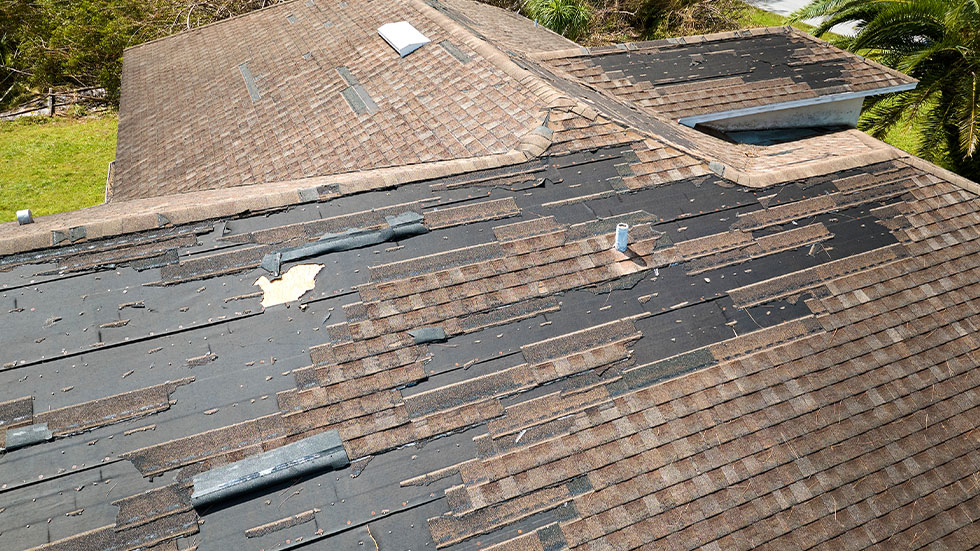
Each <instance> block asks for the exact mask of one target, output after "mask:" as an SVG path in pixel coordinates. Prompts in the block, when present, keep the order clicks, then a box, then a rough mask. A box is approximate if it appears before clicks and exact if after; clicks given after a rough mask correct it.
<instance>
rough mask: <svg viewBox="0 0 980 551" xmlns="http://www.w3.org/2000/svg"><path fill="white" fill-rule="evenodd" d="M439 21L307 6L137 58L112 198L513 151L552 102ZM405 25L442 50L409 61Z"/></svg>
mask: <svg viewBox="0 0 980 551" xmlns="http://www.w3.org/2000/svg"><path fill="white" fill-rule="evenodd" d="M426 13H427V12H423V11H420V10H419V9H417V8H416V7H415V6H414V5H413V4H412V3H406V2H383V1H380V0H376V1H375V0H372V1H368V2H362V3H358V4H357V5H353V4H352V5H347V3H346V2H341V3H340V4H337V3H336V2H333V3H324V2H321V3H317V2H314V1H296V2H288V3H285V4H280V5H277V6H274V7H272V8H269V9H265V10H260V11H258V12H253V13H251V14H248V15H245V16H242V17H238V18H235V19H231V20H228V21H224V22H221V23H217V24H214V25H209V26H207V27H202V28H200V29H195V30H193V31H189V32H185V33H181V34H178V35H175V36H171V37H168V38H165V39H161V40H158V41H155V42H151V43H148V44H144V45H141V46H136V47H134V48H130V49H128V50H126V52H125V56H124V63H123V76H122V80H123V87H122V101H121V104H120V120H119V136H118V140H117V144H118V145H117V151H116V164H115V167H114V170H113V183H112V186H111V198H112V200H125V199H135V198H142V197H154V196H162V195H170V194H174V193H182V192H188V191H196V190H207V189H215V188H221V187H230V186H240V185H247V184H256V183H262V182H274V181H281V180H288V179H294V178H302V177H309V176H317V175H325V174H336V173H341V172H350V171H356V170H363V169H368V168H378V167H383V166H399V165H408V164H413V163H420V162H426V161H436V160H445V159H459V158H467V157H478V156H484V155H489V154H494V153H505V152H507V151H509V150H511V149H512V148H513V147H514V146H515V145H516V144H517V142H518V141H519V140H520V137H521V136H523V135H524V134H526V133H527V132H528V131H530V130H531V129H532V128H534V127H535V126H537V125H538V124H540V120H541V117H542V116H543V115H542V114H541V113H540V110H541V109H542V108H544V107H545V104H544V102H542V101H541V100H540V99H539V98H537V97H536V96H534V94H532V93H531V92H530V91H529V90H528V89H527V88H526V87H525V86H523V85H521V84H520V83H518V82H517V81H516V80H515V79H513V78H512V77H510V76H508V75H507V74H506V73H505V72H504V71H502V70H500V69H499V68H498V67H496V66H495V65H493V64H492V63H490V62H489V61H487V60H486V59H484V57H483V56H481V55H480V54H479V53H477V52H475V51H473V50H471V49H470V48H469V47H467V46H466V45H464V44H462V43H459V42H458V41H457V42H456V43H455V44H454V40H453V39H452V38H451V37H450V35H449V33H448V32H447V31H446V30H445V29H444V28H443V27H441V26H440V25H438V24H437V23H435V22H434V21H433V20H432V19H431V18H430V17H429V16H427V15H426ZM402 20H408V21H410V22H412V23H413V24H414V25H415V26H416V28H418V29H419V30H420V31H421V32H422V33H423V34H425V35H426V36H427V37H428V38H429V39H431V40H432V43H431V44H430V45H429V46H426V47H424V48H422V49H420V50H418V51H417V52H415V53H413V54H412V55H410V56H408V57H406V58H399V57H398V54H397V53H396V52H395V51H394V50H393V49H392V48H391V47H389V46H388V45H387V44H386V43H385V42H384V40H383V39H382V38H381V37H380V36H378V32H377V29H378V27H379V26H381V25H382V24H384V23H387V22H393V21H402ZM443 41H446V45H447V46H448V47H449V48H450V49H453V50H455V51H457V52H460V55H462V56H464V60H463V61H461V60H460V59H457V57H454V55H453V54H452V53H451V51H450V50H447V49H445V48H443V47H442V46H440V45H439V43H441V42H443ZM199 60H207V62H206V63H203V62H200V61H199ZM464 61H465V62H464ZM247 79H250V80H251V81H252V82H253V84H251V86H250V85H249V84H248V82H247ZM351 90H359V92H357V94H355V96H357V95H359V94H361V92H363V93H364V94H366V95H367V96H369V98H370V99H367V100H366V101H368V102H370V101H373V102H374V103H375V104H376V109H373V110H372V111H371V112H362V113H357V112H355V110H354V107H353V106H352V104H349V103H348V101H347V100H346V99H345V95H344V94H348V95H350V93H351V92H350V91H351ZM252 94H254V95H255V97H254V98H253V97H252ZM354 101H355V102H356V101H359V98H357V97H355V98H354ZM360 101H365V100H360Z"/></svg>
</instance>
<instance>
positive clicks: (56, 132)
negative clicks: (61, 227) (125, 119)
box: [0, 114, 118, 222]
mask: <svg viewBox="0 0 980 551" xmlns="http://www.w3.org/2000/svg"><path fill="white" fill-rule="evenodd" d="M117 124H118V117H117V116H116V115H115V114H112V115H104V116H98V117H96V116H90V117H84V118H78V119H76V118H70V117H55V118H49V117H30V118H25V119H18V120H14V121H2V122H0V222H6V221H8V220H14V219H15V218H16V211H17V210H20V209H26V208H29V209H31V210H32V211H33V212H34V215H35V216H40V215H43V214H52V213H55V212H63V211H68V210H74V209H79V208H82V207H89V206H92V205H97V204H99V203H101V202H102V200H103V199H104V197H105V179H106V171H107V170H108V167H109V162H110V161H112V160H113V159H114V158H115V156H116V126H117Z"/></svg>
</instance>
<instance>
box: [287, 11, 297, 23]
mask: <svg viewBox="0 0 980 551" xmlns="http://www.w3.org/2000/svg"><path fill="white" fill-rule="evenodd" d="M286 21H289V24H290V25H295V24H296V21H297V19H296V16H295V15H293V14H289V15H287V16H286Z"/></svg>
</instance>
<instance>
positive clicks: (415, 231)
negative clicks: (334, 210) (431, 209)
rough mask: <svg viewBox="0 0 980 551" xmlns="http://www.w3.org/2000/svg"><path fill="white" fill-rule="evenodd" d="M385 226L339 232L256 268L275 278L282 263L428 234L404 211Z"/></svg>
mask: <svg viewBox="0 0 980 551" xmlns="http://www.w3.org/2000/svg"><path fill="white" fill-rule="evenodd" d="M385 222H386V226H385V227H382V228H379V229H362V228H351V229H349V230H347V231H345V232H342V233H328V234H326V235H324V236H323V237H321V238H320V239H319V240H318V241H316V242H313V243H308V244H304V245H300V246H298V247H292V248H289V249H283V250H281V251H276V252H274V253H269V254H267V255H265V256H264V257H262V263H261V264H260V266H261V267H262V268H263V269H264V270H266V271H267V272H269V273H271V274H272V275H274V276H278V275H279V269H280V267H281V266H282V263H283V262H290V261H293V260H300V259H303V258H309V257H311V256H318V255H323V254H327V253H332V252H338V251H348V250H351V249H359V248H361V247H367V246H370V245H376V244H378V243H384V242H385V241H392V240H397V239H404V238H406V237H411V236H413V235H421V234H423V233H428V231H429V229H428V228H426V227H425V226H424V225H423V224H422V222H423V217H422V216H420V215H419V214H418V213H415V212H412V211H407V212H403V213H401V214H398V215H395V216H386V217H385Z"/></svg>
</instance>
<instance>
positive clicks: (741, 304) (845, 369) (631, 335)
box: [0, 141, 980, 550]
mask: <svg viewBox="0 0 980 551" xmlns="http://www.w3.org/2000/svg"><path fill="white" fill-rule="evenodd" d="M648 151H649V148H648V147H647V145H646V144H645V143H644V141H628V142H626V143H623V144H622V145H613V146H607V147H604V148H600V149H597V150H593V149H589V150H585V151H579V152H571V153H568V154H564V155H557V154H556V155H552V156H546V157H543V158H541V159H538V160H533V161H528V162H526V163H523V164H517V165H513V166H510V167H506V168H498V169H493V170H489V171H478V172H474V173H469V174H464V175H459V176H453V177H448V178H440V179H436V180H430V181H426V182H420V183H415V184H407V185H404V186H400V187H398V188H396V189H392V190H379V191H371V192H367V193H364V194H359V195H354V196H347V197H341V198H337V199H334V200H332V201H328V202H320V203H311V204H308V205H304V206H298V207H294V208H291V209H287V210H282V211H278V212H275V213H272V214H270V215H257V216H254V215H253V216H246V217H243V218H234V219H229V220H223V221H217V222H202V223H198V224H193V225H187V226H176V227H167V228H164V229H163V230H159V231H158V232H157V233H156V234H149V233H144V234H136V235H132V236H129V237H125V236H124V237H120V238H117V240H116V241H104V242H102V241H92V242H89V244H88V246H87V250H86V251H84V252H71V251H69V250H65V251H64V252H65V253H66V254H64V255H63V256H56V255H54V254H52V255H51V256H49V257H48V258H47V259H45V261H35V262H30V263H26V264H17V262H18V261H22V260H23V259H22V258H17V257H6V259H5V260H3V261H2V262H3V263H4V264H5V265H6V268H5V271H4V272H3V273H2V283H0V285H2V287H3V288H4V290H3V292H2V294H0V299H2V300H3V301H4V304H3V308H2V316H3V318H4V321H3V326H4V327H5V328H6V329H5V334H4V348H3V360H4V363H3V369H2V370H0V384H2V388H3V389H4V390H3V392H4V397H5V399H8V400H12V401H8V402H5V403H4V404H3V405H2V406H0V411H2V421H0V423H2V426H3V427H4V428H5V429H7V428H9V427H18V426H26V425H32V424H39V423H46V424H47V427H48V429H49V430H51V432H52V434H53V437H54V439H53V440H52V441H50V442H42V443H38V444H35V445H32V446H28V447H24V448H20V449H17V450H13V451H8V452H7V453H6V454H5V455H4V457H3V481H2V482H0V495H2V496H3V503H4V504H5V505H4V507H5V510H4V511H3V512H2V513H0V520H2V526H3V530H2V534H0V546H2V547H3V548H4V549H24V548H30V547H33V546H45V545H46V546H47V547H43V548H44V549H59V550H61V549H71V550H81V549H129V548H134V547H140V546H145V545H147V544H149V543H153V542H157V541H164V542H166V541H175V542H177V543H174V544H173V545H175V546H176V547H169V548H177V549H184V548H187V547H188V546H192V545H197V546H198V547H197V548H198V549H228V548H233V547H236V546H237V547H241V546H246V547H247V548H256V549H258V548H262V549H292V548H300V547H306V548H311V549H319V548H342V549H344V548H354V547H355V546H356V545H357V543H363V544H364V545H365V546H367V547H366V548H368V549H373V548H375V547H373V546H377V548H378V549H382V550H386V549H424V548H426V544H428V546H429V548H440V549H476V548H478V547H479V548H488V547H490V546H491V545H498V547H497V548H496V549H498V550H499V549H562V548H565V547H567V548H571V549H574V548H581V549H592V548H603V549H634V548H637V547H638V546H641V545H659V544H663V543H665V542H667V543H669V547H671V548H685V549H686V548H696V547H698V546H701V545H707V544H712V543H714V544H716V545H718V546H720V547H721V548H725V549H727V548H733V547H739V548H741V547H753V546H759V545H764V544H765V545H772V546H775V548H779V549H785V548H797V547H801V548H802V547H810V546H816V545H824V546H828V547H830V548H838V547H839V546H840V544H841V543H842V542H847V543H848V544H849V545H851V546H853V547H854V548H858V547H863V546H864V545H870V544H871V543H872V542H875V541H877V542H887V543H886V544H885V545H886V547H888V548H894V547H897V546H902V547H905V546H909V545H911V546H912V547H913V548H914V547H917V546H919V545H928V544H931V543H933V542H935V541H940V542H942V543H943V544H944V545H945V547H946V548H949V549H955V548H961V547H963V546H964V545H965V544H973V543H976V542H977V541H978V540H977V536H976V534H975V533H974V530H975V529H976V528H975V525H974V524H972V523H971V520H970V519H972V518H976V515H977V513H978V512H980V511H978V510H977V503H978V501H980V500H978V499H977V496H978V495H980V489H978V488H977V486H976V485H974V484H972V482H971V480H972V479H971V477H973V476H974V475H975V473H976V472H977V469H978V467H980V464H978V459H977V455H976V453H975V450H976V447H977V443H978V442H977V436H976V434H977V433H976V431H973V429H974V427H975V426H976V424H977V422H978V419H977V418H976V416H975V415H974V412H975V410H976V407H977V403H978V402H977V398H976V390H975V387H976V384H975V383H976V381H974V380H973V379H974V378H976V373H977V371H976V370H975V369H972V368H973V366H975V365H976V364H975V361H976V357H975V350H976V349H977V347H978V346H980V343H978V342H977V339H976V337H975V335H976V332H977V329H978V327H977V320H976V315H977V301H976V297H977V292H975V290H974V287H975V286H976V285H975V284H974V280H975V274H974V272H975V271H976V270H977V269H978V268H977V266H978V263H977V251H976V250H975V249H976V247H975V246H974V243H975V242H977V240H978V238H980V234H978V233H977V230H976V228H977V227H980V219H978V215H977V214H976V212H975V207H976V199H975V196H974V195H972V194H969V193H967V192H965V191H963V190H962V189H960V188H958V187H955V186H953V185H951V184H949V183H947V182H945V181H942V180H941V179H940V178H938V177H936V176H934V175H932V174H929V173H925V172H923V171H921V170H919V169H917V168H915V167H912V166H910V165H908V164H906V163H904V162H901V161H891V162H886V163H879V164H875V165H871V166H867V167H863V168H861V169H857V170H850V171H843V172H837V173H833V174H829V175H827V176H824V177H814V178H809V179H806V180H800V181H797V182H794V183H792V184H784V185H781V186H777V187H773V188H769V189H764V190H750V189H748V188H743V187H739V186H734V185H732V184H730V183H728V182H726V181H725V180H723V179H721V178H718V177H714V176H698V177H694V178H687V179H681V180H678V181H674V182H672V183H666V184H662V185H656V186H650V187H646V188H643V189H639V190H631V189H629V188H628V187H627V186H625V185H624V183H623V182H624V180H625V177H624V174H629V173H631V172H632V173H636V172H641V171H642V166H643V165H644V161H643V158H645V157H646V156H647V155H648ZM369 209H373V210H369ZM404 212H415V213H418V214H421V215H422V218H423V220H424V224H425V226H426V227H427V228H428V229H429V230H430V231H429V232H427V233H422V234H419V235H415V236H413V237H410V238H407V239H404V240H399V241H395V242H389V243H384V244H378V245H373V246H370V247H368V248H363V249H354V250H346V251H338V252H331V253H329V254H325V255H322V256H320V257H315V258H311V259H304V260H302V261H300V262H304V263H307V262H313V263H318V264H322V265H324V269H323V270H322V272H321V275H320V276H318V277H317V280H316V287H315V288H314V289H313V290H311V291H309V292H307V293H305V294H304V295H303V296H302V297H301V298H300V299H299V300H298V301H296V302H294V303H292V304H290V305H289V306H285V305H281V306H276V307H272V308H268V309H262V308H261V306H260V305H259V301H260V300H261V296H260V295H261V292H259V290H258V288H257V287H255V286H254V285H253V283H254V282H255V280H256V279H257V278H258V277H259V276H260V275H262V274H265V272H264V271H262V270H261V269H258V268H256V266H257V264H258V262H259V260H260V259H261V258H262V256H263V255H264V254H266V253H267V252H269V251H275V250H281V249H284V248H287V247H290V246H295V245H297V244H300V243H304V242H311V241H315V240H316V239H317V238H318V237H319V236H320V235H322V234H326V233H336V232H339V231H343V230H344V229H351V228H373V227H379V226H380V225H383V224H384V223H385V220H386V217H390V216H392V215H395V214H397V213H404ZM620 221H627V222H628V223H629V224H630V225H631V230H630V235H631V246H630V249H629V251H628V252H627V253H618V252H616V251H615V250H614V249H613V248H612V240H613V228H614V227H615V225H616V223H617V222H620ZM58 251H59V249H52V250H51V251H50V253H57V252H58ZM296 264H297V263H289V264H287V265H286V266H284V270H288V268H289V267H291V266H294V265H296ZM971 316H972V317H971ZM431 327H438V328H441V329H442V331H443V332H444V333H445V335H446V337H447V340H446V341H445V342H443V343H429V344H418V343H417V342H416V339H415V338H414V337H413V336H412V334H410V333H409V332H410V331H414V330H418V329H422V328H431ZM329 429H336V430H337V431H338V432H339V436H340V437H341V439H342V442H343V446H344V448H345V451H346V453H347V455H348V456H349V458H350V460H351V461H352V463H351V465H350V466H349V467H346V468H343V469H341V470H340V471H328V472H323V473H321V474H318V475H314V476H309V477H304V478H300V479H297V480H294V481H292V482H290V483H288V484H282V485H279V486H276V487H273V488H271V489H265V490H258V491H256V492H255V493H252V494H247V495H245V496H242V497H239V498H237V499H234V500H231V501H229V502H225V503H219V504H215V505H214V506H213V507H202V508H198V509H193V508H192V507H191V505H190V503H191V502H190V494H191V491H192V489H191V488H190V487H189V484H190V482H191V481H192V480H193V477H194V475H195V474H197V473H200V472H202V471H205V470H208V469H214V468H215V467H218V466H220V465H223V464H228V463H230V462H234V461H237V460H239V459H242V458H244V457H249V456H254V455H257V454H259V453H261V452H262V451H267V450H271V449H277V448H279V447H281V446H283V445H284V444H287V443H290V442H293V441H297V440H300V439H302V438H304V437H307V436H309V435H314V434H317V433H319V432H322V431H324V430H329ZM35 500H36V501H35ZM202 521H203V522H202ZM504 542H508V543H504ZM478 544H479V545H478ZM307 546H308V547H307ZM358 548H360V547H358Z"/></svg>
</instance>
